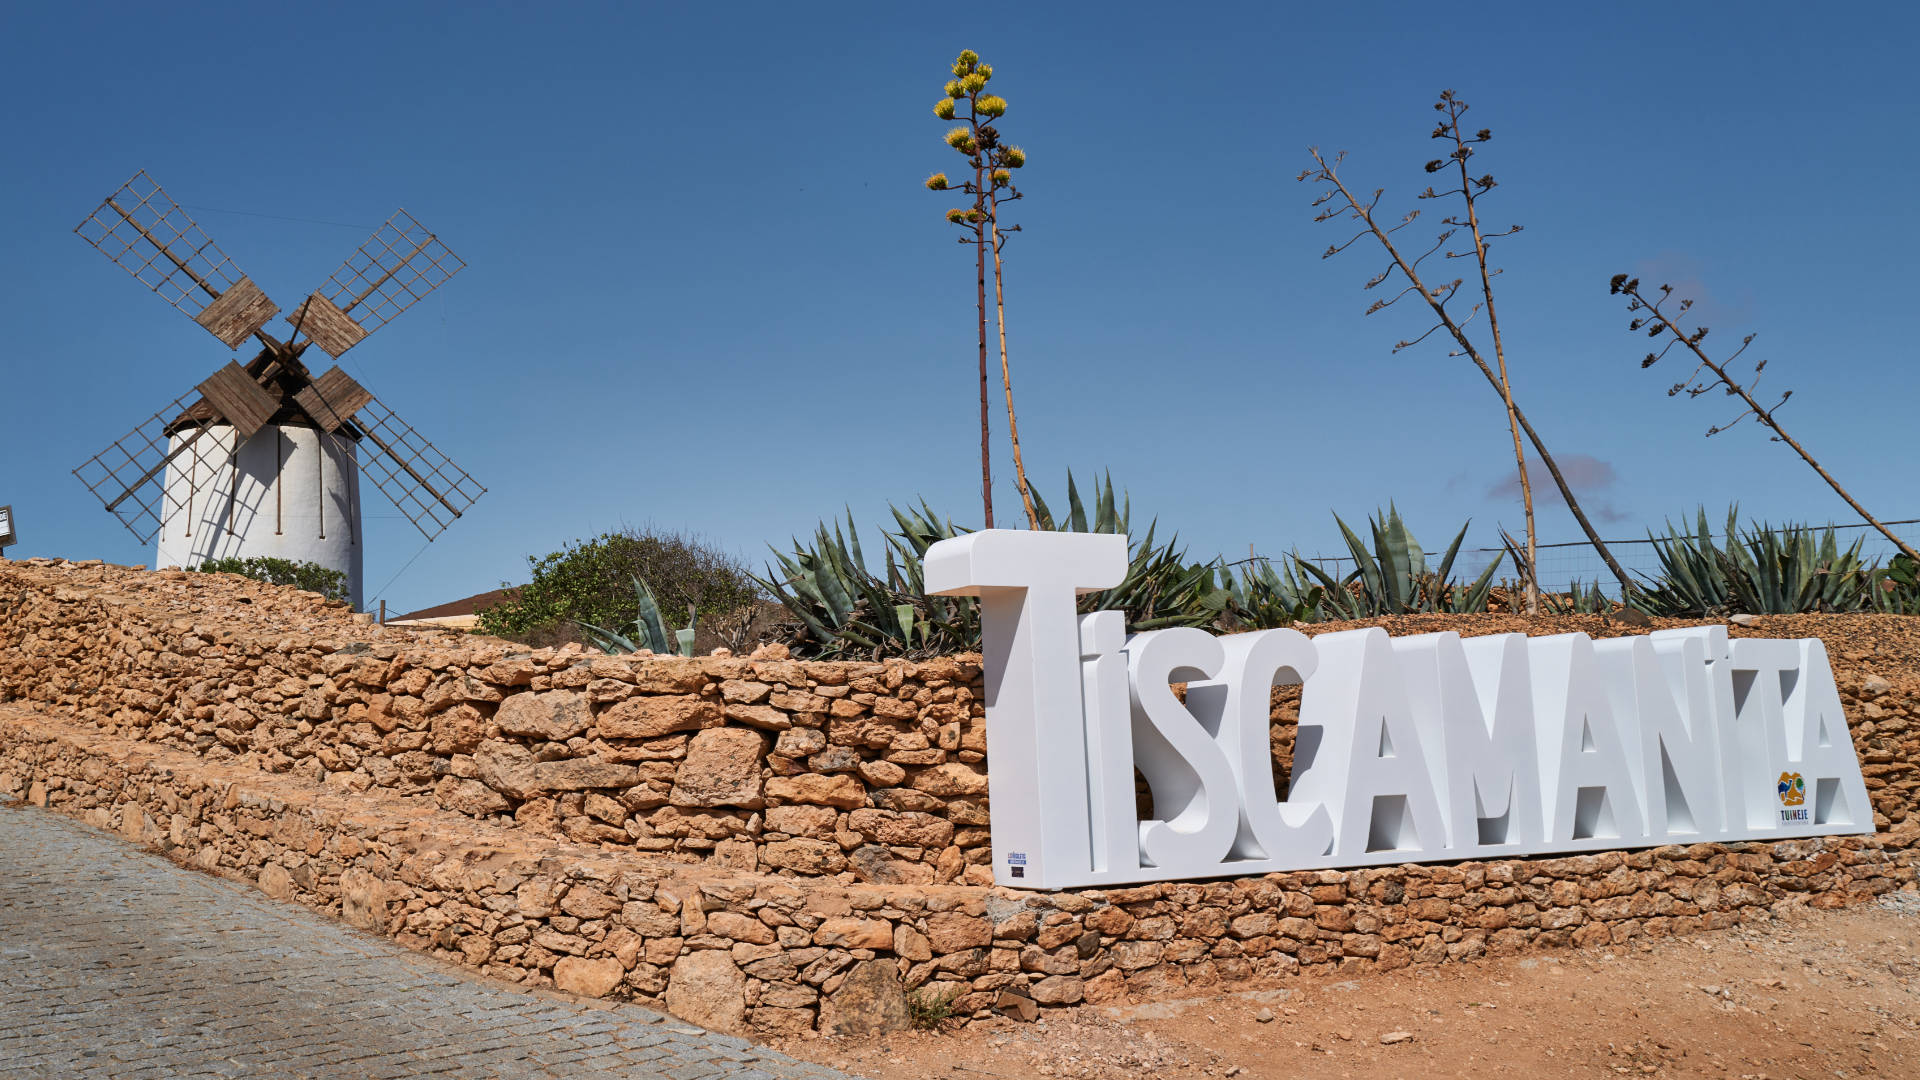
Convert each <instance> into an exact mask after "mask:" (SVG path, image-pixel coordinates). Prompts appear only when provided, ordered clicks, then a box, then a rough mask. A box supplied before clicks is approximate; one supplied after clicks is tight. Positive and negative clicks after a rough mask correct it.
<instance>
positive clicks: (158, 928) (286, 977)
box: [0, 809, 843, 1080]
mask: <svg viewBox="0 0 1920 1080" xmlns="http://www.w3.org/2000/svg"><path fill="white" fill-rule="evenodd" d="M842 1075H843V1074H841V1073H837V1072H833V1071H832V1070H829V1069H824V1068H821V1067H820V1066H817V1065H810V1064H806V1063H803V1062H797V1061H794V1060H792V1059H790V1058H787V1057H784V1056H782V1055H779V1054H776V1053H774V1052H772V1051H770V1050H765V1049H762V1048H760V1047H757V1046H755V1045H754V1044H752V1043H750V1042H748V1041H747V1040H745V1039H739V1038H734V1037H731V1036H726V1035H717V1034H714V1033H712V1032H708V1031H702V1030H700V1029H698V1028H695V1027H693V1026H691V1025H688V1024H685V1023H683V1022H682V1021H679V1020H676V1019H674V1018H673V1017H671V1016H663V1015H662V1014H660V1013H656V1012H653V1011H651V1010H649V1009H644V1008H640V1007H638V1006H631V1005H621V1006H600V1005H592V1004H581V1003H576V1002H572V1001H568V1000H565V999H562V998H559V997H556V996H549V995H545V994H539V993H528V992H525V991H521V990H517V989H515V988H512V987H509V986H505V985H501V984H496V983H491V982H486V981H483V980H480V979H476V978H468V977H463V976H462V974H460V973H457V972H456V970H455V969H453V968H451V967H450V966H448V965H445V964H442V963H441V962H439V961H436V960H433V959H432V958H430V957H423V956H419V955H416V954H414V953H412V952H409V951H408V950H406V949H404V948H402V947H400V946H399V945H396V944H394V943H392V942H389V941H385V940H382V939H379V938H376V937H373V936H371V935H368V934H363V933H361V932H359V931H357V930H354V929H352V928H350V927H347V926H345V925H344V924H341V923H337V922H334V921H333V920H331V919H329V918H327V917H325V916H323V915H320V914H318V913H315V912H313V911H310V910H308V909H306V908H303V907H299V906H296V905H292V904H285V905H282V904H276V903H274V902H273V901H270V900H268V899H267V898H265V897H263V896H261V895H259V894H258V893H256V892H254V891H253V890H252V889H250V888H248V887H246V886H244V885H239V884H236V883H233V882H229V881H225V880H221V879H219V878H214V877H209V876H207V875H204V874H199V873H195V872H193V871H191V870H185V869H182V868H181V867H179V866H176V865H174V864H173V863H171V862H169V861H167V860H166V859H163V858H161V857H159V856H157V855H154V854H151V853H149V852H145V851H141V850H139V849H137V848H133V847H131V846H129V845H127V844H126V843H124V842H123V841H120V840H118V839H117V838H114V837H111V836H108V835H106V834H103V833H100V832H97V831H95V830H93V829H90V828H88V827H86V826H84V825H81V824H79V823H78V822H75V821H72V820H69V819H67V818H64V817H61V816H59V815H56V814H51V813H48V812H46V811H44V810H28V809H19V810H13V809H0V1076H5V1077H7V1078H8V1080H25V1078H28V1077H33V1078H39V1077H49V1078H51V1077H59V1078H63V1080H64V1078H68V1077H103V1078H112V1080H145V1078H148V1077H152V1078H156V1080H158V1078H173V1077H212V1076H218V1077H268V1076H271V1077H275V1078H280V1077H287V1078H294V1077H314V1078H323V1077H324V1078H346V1077H353V1078H356V1080H358V1078H369V1080H372V1078H400V1077H424V1076H441V1077H462V1078H465V1077H475V1078H495V1077H497V1078H501V1080H509V1078H511V1080H519V1078H521V1077H529V1078H531V1077H539V1078H550V1077H574V1076H578V1077H587V1076H592V1077H607V1078H634V1080H640V1078H645V1080H655V1078H665V1080H704V1078H708V1077H711V1078H714V1080H723V1078H724V1080H833V1078H839V1077H842Z"/></svg>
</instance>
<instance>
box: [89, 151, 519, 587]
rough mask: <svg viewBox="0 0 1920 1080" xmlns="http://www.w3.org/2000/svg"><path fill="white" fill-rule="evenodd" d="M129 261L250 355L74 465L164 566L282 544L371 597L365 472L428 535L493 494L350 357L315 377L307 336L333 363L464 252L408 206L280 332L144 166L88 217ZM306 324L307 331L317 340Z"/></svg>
mask: <svg viewBox="0 0 1920 1080" xmlns="http://www.w3.org/2000/svg"><path fill="white" fill-rule="evenodd" d="M74 232H76V233H78V234H80V236H81V237H82V238H83V239H85V240H86V241H87V242H88V243H90V244H92V245H93V246H94V247H96V248H98V249H99V250H100V252H101V253H102V254H104V255H106V257H107V258H108V259H111V260H112V261H113V263H114V264H115V265H117V266H119V267H120V268H121V269H123V270H125V271H127V272H128V273H130V274H132V275H133V276H134V277H135V278H136V279H138V280H139V281H140V282H141V283H142V284H144V285H146V286H147V287H148V288H150V289H152V290H153V291H154V292H155V293H158V294H159V295H160V297H161V298H162V299H164V300H166V301H167V302H168V303H169V304H171V305H173V306H174V307H175V308H176V309H178V310H180V311H181V312H183V313H185V314H186V315H188V316H189V317H191V318H192V319H193V321H194V322H196V323H199V324H200V326H201V327H202V328H204V329H205V330H206V331H207V332H208V333H210V334H212V335H213V336H214V337H216V338H218V339H220V341H221V343H222V344H224V345H226V346H227V347H228V348H229V349H232V350H235V351H236V352H237V351H238V350H239V349H240V347H241V345H242V343H244V342H246V341H247V340H248V339H249V338H252V339H254V340H256V341H258V342H259V343H260V346H261V348H260V352H259V354H258V355H256V356H255V357H254V358H253V359H252V360H251V361H250V362H248V363H247V364H246V366H244V367H242V366H241V365H240V364H239V363H238V362H237V360H229V361H228V362H227V363H226V364H225V365H223V366H222V367H220V368H219V369H217V370H215V371H214V372H213V374H211V375H209V376H208V377H207V378H206V379H204V380H202V381H201V382H200V384H199V385H198V386H196V387H194V388H193V389H192V390H189V391H188V392H187V393H185V394H182V395H181V396H180V397H178V398H176V399H174V400H173V402H171V403H170V404H168V405H167V406H166V407H165V408H163V409H161V410H160V411H158V412H156V413H154V414H153V416H152V417H150V418H148V419H147V420H146V421H144V422H142V423H141V424H140V425H139V426H138V427H136V428H134V429H133V430H132V431H130V432H128V433H127V434H126V435H123V436H121V437H120V438H119V439H117V440H115V441H114V442H113V444H112V445H111V446H108V447H107V448H106V449H104V450H102V451H100V452H99V453H98V454H95V455H94V456H93V457H91V458H89V459H88V460H87V461H86V463H85V464H83V465H81V466H80V467H79V468H77V469H75V470H74V475H75V476H78V477H79V478H80V480H81V482H82V483H84V484H86V485H87V488H88V489H89V490H90V491H92V492H93V493H94V495H95V496H96V497H98V498H99V499H100V501H101V502H102V503H104V504H106V508H107V510H108V512H110V513H112V514H113V515H114V516H115V517H117V518H119V519H120V522H121V524H123V525H125V526H126V527H127V529H128V530H129V531H131V532H132V533H133V534H134V535H135V536H137V537H139V538H140V541H141V543H151V542H153V541H154V540H155V539H156V538H158V549H157V554H156V557H155V564H154V565H156V566H166V565H176V566H184V567H193V566H197V565H199V564H200V563H202V562H204V561H205V560H207V559H210V558H225V557H229V556H234V557H242V558H245V557H253V556H274V557H278V558H284V559H292V560H296V561H310V562H315V563H318V564H320V565H322V566H325V567H329V568H331V569H335V570H339V571H341V572H343V573H345V574H346V575H347V580H348V586H349V591H350V593H351V595H352V600H353V604H354V606H355V607H356V608H357V607H359V605H360V589H361V555H362V542H361V518H360V474H361V473H362V472H365V473H366V474H367V475H368V476H370V477H371V478H372V479H373V483H374V486H375V487H378V488H379V489H380V492H381V494H383V495H385V496H386V497H387V498H388V499H389V500H391V501H392V502H393V504H394V505H395V506H397V507H399V509H400V512H401V513H402V514H403V515H405V516H406V518H407V520H409V521H411V522H413V525H414V527H415V528H417V529H419V530H420V532H421V534H422V535H423V536H425V537H426V538H427V540H428V541H429V542H431V541H432V540H433V539H434V538H435V537H437V536H439V535H440V534H441V533H442V532H443V531H445V530H446V528H447V526H448V525H451V524H452V523H453V522H454V520H456V519H457V518H459V517H460V515H461V514H462V513H464V512H465V511H466V510H467V508H468V507H470V506H472V505H473V503H474V501H475V500H476V499H478V498H479V497H480V496H481V495H482V494H485V492H486V489H485V488H483V487H481V486H480V485H479V484H478V483H476V482H475V481H474V479H473V477H471V476H469V475H467V473H466V471H465V470H464V469H461V468H460V467H459V466H458V465H455V464H454V463H453V462H452V461H451V460H449V459H448V457H447V456H446V455H445V454H443V453H441V452H440V450H439V449H438V448H437V447H435V446H434V445H433V444H432V443H430V442H428V441H427V440H426V439H424V438H422V437H421V436H420V435H419V433H418V432H416V431H414V429H413V428H412V427H411V426H409V425H408V424H407V423H406V422H405V421H403V420H401V419H400V418H399V417H398V416H397V415H395V414H394V412H393V410H392V409H389V408H387V406H386V405H384V404H383V403H382V402H381V401H380V400H379V399H378V398H376V397H374V396H373V394H372V393H371V392H370V391H368V390H367V389H366V388H365V387H363V386H361V385H360V384H359V383H358V382H356V381H354V379H352V378H351V377H349V376H348V375H347V373H346V372H344V371H341V370H340V368H339V366H338V365H334V366H331V367H329V368H328V369H327V370H326V371H324V372H322V373H320V374H319V375H318V376H315V375H313V374H312V373H311V371H309V370H308V368H307V366H306V365H305V364H303V363H302V362H301V357H302V356H303V355H304V354H305V353H306V351H307V349H308V347H310V346H311V347H313V348H317V349H319V350H320V352H322V353H325V354H326V355H328V356H331V357H333V358H335V359H338V358H339V357H341V356H343V355H345V353H346V352H347V350H349V349H351V348H353V347H354V346H355V345H358V344H359V343H360V342H361V341H362V340H364V339H365V338H366V337H367V335H369V334H371V333H373V332H374V331H376V330H378V329H380V328H381V327H382V326H385V325H386V324H387V323H388V322H391V321H392V320H393V318H394V317H395V316H397V315H399V314H400V313H401V312H403V311H405V310H406V309H408V308H410V307H412V306H413V305H414V304H416V303H418V302H419V301H420V300H421V298H423V297H425V296H426V295H427V294H428V293H430V292H432V291H433V290H434V289H437V288H439V287H440V286H441V285H442V284H444V283H445V282H446V280H447V279H448V278H450V277H452V276H453V275H454V274H456V273H459V272H460V270H461V269H462V268H464V267H465V266H466V263H464V262H462V261H461V260H460V258H459V257H458V256H456V255H454V254H453V252H451V251H449V250H447V247H446V245H445V244H442V243H441V242H440V240H439V238H438V237H436V236H434V234H432V233H430V232H428V231H427V230H426V228H425V227H423V226H422V225H421V224H420V223H419V222H417V221H415V220H414V219H413V217H412V216H411V215H409V214H408V213H407V212H406V211H405V210H400V211H398V212H396V213H395V214H394V215H393V217H391V218H389V219H388V220H387V222H386V224H384V225H382V226H381V227H380V228H379V229H377V230H376V231H375V232H374V234H373V236H372V238H370V239H369V240H368V241H367V242H366V243H365V244H362V245H361V246H360V248H359V250H357V251H355V252H354V253H353V255H352V256H351V257H349V258H348V259H347V261H346V262H345V263H344V264H343V265H342V266H341V267H340V269H338V270H336V271H334V272H333V275H332V276H331V277H329V278H328V279H327V281H326V283H325V284H323V285H322V286H321V287H320V288H318V289H316V290H314V292H313V294H312V295H311V296H308V297H307V298H306V299H305V300H302V301H301V302H300V304H299V306H298V307H297V308H295V309H294V311H293V313H292V314H290V315H288V316H287V318H286V322H287V323H288V324H290V326H291V327H292V330H291V332H290V333H288V335H287V339H286V340H285V341H284V342H283V341H281V340H280V339H278V338H276V337H274V336H273V335H272V334H270V333H268V332H267V330H266V326H267V322H268V320H269V319H272V318H273V317H274V316H275V315H276V314H278V313H279V311H280V309H279V307H278V305H276V304H274V302H273V301H272V300H269V299H268V298H267V296H266V294H265V293H263V292H261V291H260V287H259V286H257V285H255V284H254V283H253V281H252V279H250V278H248V277H247V276H246V275H245V274H243V273H241V272H240V271H239V269H238V268H237V267H235V266H234V264H233V261H232V260H231V259H229V258H227V256H226V254H225V253H224V252H222V251H221V250H220V248H219V247H218V246H216V245H215V244H214V242H213V241H212V240H211V239H210V238H209V237H208V236H207V234H206V233H205V232H204V231H202V230H201V228H200V226H199V225H197V224H195V223H194V221H193V219H192V218H190V217H188V216H187V214H186V212H185V211H184V210H182V209H181V208H180V206H179V204H177V203H175V202H174V201H173V200H172V199H171V198H169V197H168V196H167V193H166V192H165V191H163V190H161V188H160V185H158V184H156V183H154V181H153V179H152V178H151V177H149V176H148V175H147V174H146V173H145V172H144V171H142V172H140V173H137V174H135V175H134V177H133V179H131V180H129V181H127V183H126V184H125V185H124V186H122V187H121V188H120V190H118V191H116V192H114V193H113V194H112V195H109V196H107V199H106V201H105V202H103V203H101V204H100V206H99V207H98V208H97V209H95V210H94V211H93V213H91V214H89V215H88V216H87V218H86V220H85V221H82V222H81V223H80V224H79V225H78V226H76V227H75V229H74ZM303 335H304V336H303Z"/></svg>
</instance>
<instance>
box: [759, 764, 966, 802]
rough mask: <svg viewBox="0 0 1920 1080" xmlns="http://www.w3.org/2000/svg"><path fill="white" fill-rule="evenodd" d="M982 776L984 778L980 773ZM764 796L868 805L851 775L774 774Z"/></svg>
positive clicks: (799, 800)
mask: <svg viewBox="0 0 1920 1080" xmlns="http://www.w3.org/2000/svg"><path fill="white" fill-rule="evenodd" d="M982 779H985V778H984V777H982ZM767 797H768V798H771V799H779V800H780V801H781V802H790V803H813V804H815V805H818V806H837V807H839V808H841V809H842V810H852V809H854V808H856V807H861V806H865V805H867V789H866V788H865V787H863V786H861V784H860V781H858V780H855V779H854V778H853V777H851V776H845V775H838V776H822V775H820V774H818V773H803V774H802V775H800V776H776V777H774V778H773V779H771V780H769V781H767Z"/></svg>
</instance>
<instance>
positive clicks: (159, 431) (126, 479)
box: [73, 394, 238, 544]
mask: <svg viewBox="0 0 1920 1080" xmlns="http://www.w3.org/2000/svg"><path fill="white" fill-rule="evenodd" d="M189 402H192V403H191V404H189ZM216 426H217V427H218V428H219V429H220V430H215V428H216ZM237 446H238V440H237V439H236V438H235V437H234V434H233V429H232V428H231V427H228V426H226V425H225V424H224V423H223V422H222V421H221V420H220V418H219V417H218V416H217V415H216V414H215V413H214V410H213V409H212V408H211V407H210V406H209V405H208V404H207V401H206V399H204V398H201V399H199V400H194V399H193V397H192V395H191V394H183V395H181V396H180V397H178V398H175V399H174V400H173V402H172V404H170V405H168V406H167V407H166V408H164V409H161V410H160V411H159V412H157V413H154V414H153V416H151V417H150V418H148V419H147V420H146V421H145V422H143V423H142V424H141V425H140V426H139V427H136V428H134V429H133V430H132V431H129V432H128V433H126V434H125V435H122V436H121V437H120V438H118V439H116V440H114V442H113V445H111V446H109V447H107V448H106V449H105V450H102V451H100V452H99V453H97V454H95V455H93V456H92V457H90V458H88V459H87V460H86V462H85V463H84V464H82V465H81V466H80V467H79V468H77V469H75V470H73V475H75V476H77V477H79V478H80V482H81V483H83V484H85V485H87V490H89V491H91V492H93V494H94V497H95V498H98V499H99V500H100V502H101V503H102V504H104V505H105V506H106V508H107V511H108V512H109V513H111V514H112V515H113V516H114V517H117V518H119V519H120V523H121V524H122V525H125V526H126V527H127V530H128V531H129V532H131V533H133V535H135V536H137V537H139V538H140V542H141V543H143V544H145V543H151V542H152V541H153V538H154V537H155V536H156V535H158V533H159V532H160V530H161V529H163V528H165V527H166V525H167V522H168V521H170V520H172V518H173V516H174V515H175V514H176V513H178V512H179V511H181V510H183V509H185V508H186V503H187V501H188V500H190V499H191V498H192V490H193V485H192V482H191V480H190V481H189V483H188V484H187V485H185V486H184V487H182V486H179V485H176V486H175V487H173V488H169V487H168V486H167V472H168V467H169V466H171V467H172V468H173V470H174V471H176V472H180V471H185V472H187V473H188V475H189V477H194V476H206V477H209V478H211V477H213V476H214V475H215V474H216V473H217V472H218V471H219V470H220V469H222V468H224V467H225V466H226V465H227V464H228V463H229V462H230V461H231V460H232V458H233V454H234V450H235V449H236V447H237ZM183 491H184V492H185V494H186V498H184V499H183V498H182V497H181V495H182V492H183Z"/></svg>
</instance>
